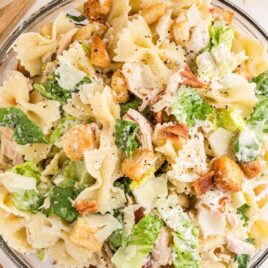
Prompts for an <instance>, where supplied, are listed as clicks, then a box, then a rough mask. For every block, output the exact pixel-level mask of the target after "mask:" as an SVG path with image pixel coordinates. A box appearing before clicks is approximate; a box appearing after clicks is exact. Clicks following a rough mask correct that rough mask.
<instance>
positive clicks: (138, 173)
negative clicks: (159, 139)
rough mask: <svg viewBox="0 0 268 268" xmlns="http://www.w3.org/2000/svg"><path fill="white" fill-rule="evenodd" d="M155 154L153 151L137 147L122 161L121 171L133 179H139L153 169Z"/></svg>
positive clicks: (155, 159)
mask: <svg viewBox="0 0 268 268" xmlns="http://www.w3.org/2000/svg"><path fill="white" fill-rule="evenodd" d="M156 161H157V156H156V154H155V153H154V152H153V151H150V150H147V149H138V150H136V151H135V152H134V154H133V155H132V156H131V157H130V158H128V159H125V160H124V161H123V163H122V172H123V173H124V174H125V175H126V176H127V177H129V178H130V179H131V180H133V181H140V180H142V179H143V178H144V177H145V176H146V175H148V174H150V172H151V171H152V170H154V168H155V165H156Z"/></svg>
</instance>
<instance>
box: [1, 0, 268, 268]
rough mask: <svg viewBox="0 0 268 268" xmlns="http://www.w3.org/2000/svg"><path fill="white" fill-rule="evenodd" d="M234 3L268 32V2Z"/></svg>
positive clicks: (235, 0)
mask: <svg viewBox="0 0 268 268" xmlns="http://www.w3.org/2000/svg"><path fill="white" fill-rule="evenodd" d="M50 1H51V0H37V1H36V3H35V4H34V5H33V6H32V8H31V9H30V10H29V11H28V12H27V15H26V17H27V16H29V15H30V14H32V13H33V12H34V11H36V10H38V9H39V8H40V7H41V6H43V5H45V4H47V3H49V2H50ZM232 2H233V3H235V4H237V5H238V6H240V7H241V8H242V9H244V10H245V11H246V12H247V13H248V14H250V15H251V16H252V17H253V18H254V19H255V20H256V21H257V22H258V23H259V24H260V25H261V26H262V27H263V28H264V29H265V30H266V31H267V32H268V19H267V16H268V13H267V11H268V0H233V1H232ZM0 263H2V265H3V267H4V268H16V267H15V266H14V265H13V264H12V263H10V262H9V260H8V259H7V258H6V257H5V256H4V255H3V253H1V252H0ZM267 267H268V260H267V261H266V262H265V263H264V264H263V265H262V266H261V268H267Z"/></svg>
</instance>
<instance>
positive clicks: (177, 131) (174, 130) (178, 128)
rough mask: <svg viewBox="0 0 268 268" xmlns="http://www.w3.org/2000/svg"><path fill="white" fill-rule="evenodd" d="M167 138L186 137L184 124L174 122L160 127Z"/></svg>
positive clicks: (174, 139) (176, 139) (173, 139)
mask: <svg viewBox="0 0 268 268" xmlns="http://www.w3.org/2000/svg"><path fill="white" fill-rule="evenodd" d="M161 132H162V133H163V135H164V136H165V137H166V138H167V139H171V140H172V141H178V139H179V138H180V137H182V138H184V139H188V138H189V135H188V128H187V126H186V125H185V124H174V125H172V126H168V127H165V128H163V129H162V131H161Z"/></svg>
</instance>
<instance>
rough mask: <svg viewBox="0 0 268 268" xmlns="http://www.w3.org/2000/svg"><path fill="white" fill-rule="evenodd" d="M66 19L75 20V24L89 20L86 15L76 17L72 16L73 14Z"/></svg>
mask: <svg viewBox="0 0 268 268" xmlns="http://www.w3.org/2000/svg"><path fill="white" fill-rule="evenodd" d="M66 17H67V18H69V19H71V20H73V21H75V22H82V21H84V20H86V19H87V18H86V16H84V15H80V16H74V15H71V14H67V15H66Z"/></svg>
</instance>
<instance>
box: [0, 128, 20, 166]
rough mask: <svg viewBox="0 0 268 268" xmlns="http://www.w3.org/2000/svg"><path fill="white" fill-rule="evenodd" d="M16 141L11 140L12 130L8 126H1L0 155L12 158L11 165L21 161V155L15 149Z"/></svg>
mask: <svg viewBox="0 0 268 268" xmlns="http://www.w3.org/2000/svg"><path fill="white" fill-rule="evenodd" d="M17 148H18V146H17V143H16V142H15V141H14V140H13V131H12V130H11V129H10V128H3V132H2V135H1V152H0V153H1V155H3V156H4V157H7V158H8V159H10V160H12V163H13V165H18V164H21V163H23V162H24V161H23V157H22V155H21V154H20V153H19V152H18V151H17Z"/></svg>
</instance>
